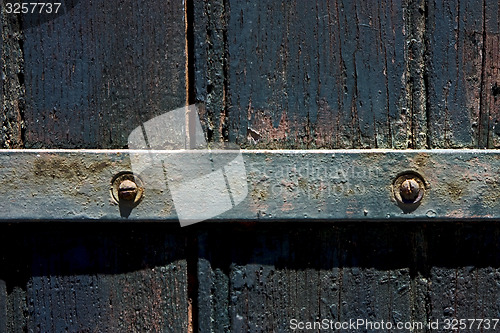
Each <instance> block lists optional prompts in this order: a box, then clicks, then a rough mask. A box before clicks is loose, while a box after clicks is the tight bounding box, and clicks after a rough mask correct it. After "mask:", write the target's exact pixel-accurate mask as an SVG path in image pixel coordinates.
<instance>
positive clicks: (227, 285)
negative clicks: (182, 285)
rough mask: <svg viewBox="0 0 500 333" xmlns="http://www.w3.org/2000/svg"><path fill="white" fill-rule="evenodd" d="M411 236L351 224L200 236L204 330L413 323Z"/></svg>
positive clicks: (223, 229) (213, 229)
mask: <svg viewBox="0 0 500 333" xmlns="http://www.w3.org/2000/svg"><path fill="white" fill-rule="evenodd" d="M402 229H403V231H402ZM411 229H412V227H409V226H408V225H406V226H403V225H398V226H390V225H387V224H383V225H382V224H379V225H369V224H363V226H362V227H360V225H357V226H356V225H353V224H348V223H346V224H343V225H336V226H332V225H330V224H317V223H314V224H309V225H308V226H297V225H295V226H291V225H287V226H286V227H285V226H284V225H280V224H267V225H266V226H265V228H263V227H258V226H257V225H252V224H248V225H239V226H234V225H224V226H205V227H204V228H200V233H201V237H200V238H199V241H200V253H199V264H198V270H199V271H198V274H199V275H198V276H199V297H198V303H199V309H200V313H199V324H200V330H201V331H203V332H220V331H228V330H230V331H233V332H240V331H247V332H288V331H290V327H291V326H290V325H293V321H292V320H293V319H296V320H298V321H309V322H314V321H320V320H323V319H327V320H333V321H334V322H342V321H349V319H354V320H356V319H358V318H360V319H366V320H369V319H372V320H377V321H380V320H384V321H391V322H392V323H395V322H404V321H408V320H409V319H410V313H411V311H410V308H411V304H410V290H409V284H410V274H409V267H410V259H411V255H410V251H409V250H410V248H409V244H410V242H409V241H408V240H409V239H408V237H410V236H409V235H410V234H411V232H412V231H411ZM406 232H407V233H406ZM401 235H406V236H403V237H401ZM368 253H369V254H368Z"/></svg>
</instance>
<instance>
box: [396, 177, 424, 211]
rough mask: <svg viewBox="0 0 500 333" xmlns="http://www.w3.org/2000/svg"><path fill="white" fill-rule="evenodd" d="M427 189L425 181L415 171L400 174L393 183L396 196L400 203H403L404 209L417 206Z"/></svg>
mask: <svg viewBox="0 0 500 333" xmlns="http://www.w3.org/2000/svg"><path fill="white" fill-rule="evenodd" d="M425 189H426V185H425V181H424V179H423V178H422V176H420V175H419V174H417V173H416V172H414V171H408V172H406V173H403V174H400V175H399V176H398V178H396V180H394V183H393V191H394V197H395V198H396V201H397V202H398V205H403V206H404V207H405V208H404V210H406V211H409V209H410V208H413V209H414V208H415V207H416V206H415V205H418V204H419V202H420V201H421V200H422V197H423V196H424V193H425Z"/></svg>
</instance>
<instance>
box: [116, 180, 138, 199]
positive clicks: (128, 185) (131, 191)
mask: <svg viewBox="0 0 500 333" xmlns="http://www.w3.org/2000/svg"><path fill="white" fill-rule="evenodd" d="M136 195H137V184H136V183H135V182H133V181H131V180H128V179H125V180H124V181H122V182H121V183H120V186H118V197H119V198H120V199H122V200H127V201H130V200H134V199H135V196H136Z"/></svg>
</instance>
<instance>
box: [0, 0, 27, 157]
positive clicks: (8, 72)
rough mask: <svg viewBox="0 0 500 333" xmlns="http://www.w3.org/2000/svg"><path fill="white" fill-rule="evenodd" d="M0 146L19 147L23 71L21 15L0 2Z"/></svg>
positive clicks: (21, 143)
mask: <svg viewBox="0 0 500 333" xmlns="http://www.w3.org/2000/svg"><path fill="white" fill-rule="evenodd" d="M0 29H1V36H0V55H1V57H0V69H1V77H0V105H1V106H2V111H1V112H0V124H2V126H1V127H0V147H1V148H22V146H23V126H24V121H23V113H22V112H23V110H24V86H23V82H24V73H23V63H24V62H23V50H22V41H23V32H22V30H21V23H20V16H19V15H14V14H7V13H6V12H5V10H4V2H3V1H2V3H1V4H0Z"/></svg>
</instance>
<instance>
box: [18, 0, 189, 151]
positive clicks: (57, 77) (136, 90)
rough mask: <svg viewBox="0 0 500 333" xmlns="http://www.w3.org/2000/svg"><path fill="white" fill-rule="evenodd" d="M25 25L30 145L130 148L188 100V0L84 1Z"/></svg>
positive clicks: (26, 111) (33, 18) (28, 143)
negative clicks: (151, 124)
mask: <svg viewBox="0 0 500 333" xmlns="http://www.w3.org/2000/svg"><path fill="white" fill-rule="evenodd" d="M37 19H40V18H37V17H28V18H27V22H26V24H27V25H28V28H27V29H25V31H24V45H23V48H24V64H25V86H26V110H25V118H26V146H27V147H33V148H40V147H47V148H55V147H58V148H81V147H86V148H124V147H126V144H127V137H128V135H129V134H130V132H131V131H132V130H133V129H134V128H135V127H137V126H139V125H140V124H141V123H142V122H144V121H147V120H148V119H150V118H152V117H154V116H157V115H160V114H162V113H165V112H167V111H170V110H173V109H175V108H177V107H180V106H183V105H184V104H185V103H186V39H185V26H186V25H185V8H184V4H183V2H181V1H161V0H157V1H149V2H148V3H147V4H145V3H137V2H135V1H104V0H99V1H92V2H88V1H81V2H79V3H77V4H76V5H75V6H74V8H72V9H71V10H68V11H67V13H66V14H64V15H60V16H59V17H57V18H55V19H53V20H49V21H44V22H41V23H39V22H32V21H33V20H37Z"/></svg>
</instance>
